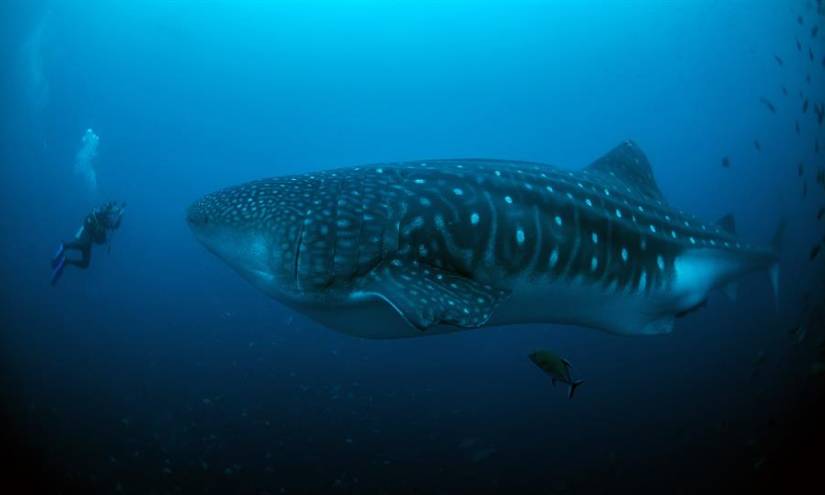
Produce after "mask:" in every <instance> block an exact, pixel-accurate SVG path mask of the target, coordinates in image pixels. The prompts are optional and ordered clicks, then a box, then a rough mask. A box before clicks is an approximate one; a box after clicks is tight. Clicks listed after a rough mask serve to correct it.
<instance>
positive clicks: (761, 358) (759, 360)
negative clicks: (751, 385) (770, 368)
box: [753, 351, 768, 367]
mask: <svg viewBox="0 0 825 495" xmlns="http://www.w3.org/2000/svg"><path fill="white" fill-rule="evenodd" d="M767 360H768V356H767V354H765V351H759V353H758V354H756V357H755V358H753V366H754V367H758V366H762V365H763V364H765V361H767Z"/></svg>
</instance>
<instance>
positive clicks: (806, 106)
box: [802, 97, 808, 113]
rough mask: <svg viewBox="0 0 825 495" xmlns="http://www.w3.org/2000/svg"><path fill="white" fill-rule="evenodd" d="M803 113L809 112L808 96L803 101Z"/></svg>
mask: <svg viewBox="0 0 825 495" xmlns="http://www.w3.org/2000/svg"><path fill="white" fill-rule="evenodd" d="M802 113H808V98H807V97H806V98H805V99H804V100H803V101H802Z"/></svg>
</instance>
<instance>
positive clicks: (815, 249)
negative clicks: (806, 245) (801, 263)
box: [808, 244, 822, 261]
mask: <svg viewBox="0 0 825 495" xmlns="http://www.w3.org/2000/svg"><path fill="white" fill-rule="evenodd" d="M820 249H822V245H821V244H816V245H814V247H812V248H811V254H810V255H809V256H808V258H809V259H810V260H811V261H813V260H815V259H816V257H817V256H819V251H820Z"/></svg>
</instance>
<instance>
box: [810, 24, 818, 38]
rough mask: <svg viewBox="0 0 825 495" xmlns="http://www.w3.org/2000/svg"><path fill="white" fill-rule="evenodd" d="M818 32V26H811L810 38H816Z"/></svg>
mask: <svg viewBox="0 0 825 495" xmlns="http://www.w3.org/2000/svg"><path fill="white" fill-rule="evenodd" d="M817 34H819V26H814V27H812V28H811V38H816V35H817Z"/></svg>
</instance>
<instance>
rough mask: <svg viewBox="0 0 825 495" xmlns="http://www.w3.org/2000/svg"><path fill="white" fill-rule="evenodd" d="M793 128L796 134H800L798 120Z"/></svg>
mask: <svg viewBox="0 0 825 495" xmlns="http://www.w3.org/2000/svg"><path fill="white" fill-rule="evenodd" d="M793 127H794V130H795V131H796V133H797V134H799V133H800V130H799V121H798V120H797V121H794V124H793Z"/></svg>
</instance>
